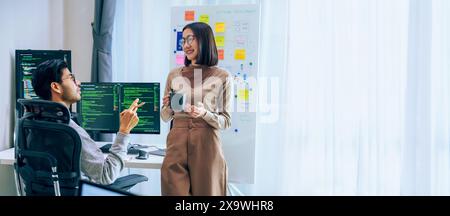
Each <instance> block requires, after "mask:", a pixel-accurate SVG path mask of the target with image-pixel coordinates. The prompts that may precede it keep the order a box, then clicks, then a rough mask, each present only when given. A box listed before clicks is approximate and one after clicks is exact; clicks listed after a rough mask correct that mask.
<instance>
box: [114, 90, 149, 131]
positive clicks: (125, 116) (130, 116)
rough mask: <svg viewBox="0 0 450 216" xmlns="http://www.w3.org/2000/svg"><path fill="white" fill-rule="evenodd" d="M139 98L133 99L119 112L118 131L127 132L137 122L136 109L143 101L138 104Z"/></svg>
mask: <svg viewBox="0 0 450 216" xmlns="http://www.w3.org/2000/svg"><path fill="white" fill-rule="evenodd" d="M138 102H139V98H137V99H136V100H134V101H133V103H132V104H131V105H130V107H129V108H128V109H126V110H124V111H122V112H121V113H120V128H119V132H121V133H124V134H129V133H130V131H131V130H132V129H133V128H134V127H136V125H137V124H138V122H139V117H138V115H137V110H138V108H139V107H141V106H143V105H144V104H145V102H142V103H140V104H138Z"/></svg>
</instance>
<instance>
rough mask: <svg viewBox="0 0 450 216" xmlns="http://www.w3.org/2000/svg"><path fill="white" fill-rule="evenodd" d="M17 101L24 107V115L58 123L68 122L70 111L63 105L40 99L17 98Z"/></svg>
mask: <svg viewBox="0 0 450 216" xmlns="http://www.w3.org/2000/svg"><path fill="white" fill-rule="evenodd" d="M17 102H18V103H20V104H22V106H24V108H25V112H26V113H25V114H24V117H26V118H33V119H38V120H45V121H54V122H58V123H66V124H68V123H69V122H70V112H69V109H67V107H65V106H64V105H62V104H60V103H57V102H53V101H47V100H40V99H18V100H17Z"/></svg>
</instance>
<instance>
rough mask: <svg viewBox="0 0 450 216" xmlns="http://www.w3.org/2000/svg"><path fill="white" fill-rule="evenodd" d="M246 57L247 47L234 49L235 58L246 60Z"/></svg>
mask: <svg viewBox="0 0 450 216" xmlns="http://www.w3.org/2000/svg"><path fill="white" fill-rule="evenodd" d="M245 57H246V53H245V49H237V50H235V51H234V59H236V60H245Z"/></svg>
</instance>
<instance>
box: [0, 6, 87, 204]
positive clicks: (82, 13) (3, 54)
mask: <svg viewBox="0 0 450 216" xmlns="http://www.w3.org/2000/svg"><path fill="white" fill-rule="evenodd" d="M93 13H94V0H66V1H61V0H0V32H1V33H0V35H1V37H0V74H1V75H0V76H1V78H2V84H0V98H1V99H2V100H0V122H1V124H0V125H1V126H0V150H4V149H6V148H9V147H12V145H13V131H14V104H15V103H14V100H15V81H14V52H15V50H16V49H70V50H72V65H73V66H72V70H73V71H74V73H76V75H77V78H79V79H80V80H81V81H88V80H89V79H90V70H91V56H92V37H91V27H90V23H91V22H92V21H93V16H94V14H93ZM13 182H14V178H13V176H12V167H11V166H4V165H0V195H12V194H14V193H15V190H14V187H13V186H12V185H13Z"/></svg>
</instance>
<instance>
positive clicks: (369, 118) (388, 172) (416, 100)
mask: <svg viewBox="0 0 450 216" xmlns="http://www.w3.org/2000/svg"><path fill="white" fill-rule="evenodd" d="M255 2H260V3H261V5H262V16H261V17H262V19H261V39H260V41H261V45H260V71H259V76H260V78H261V77H272V78H273V77H275V78H278V79H279V86H280V87H281V88H280V89H279V94H278V96H279V98H278V100H275V101H279V110H278V111H277V112H276V113H271V115H274V114H275V115H276V116H277V117H278V120H277V121H275V122H273V123H263V122H264V121H260V124H258V126H257V146H256V172H255V176H256V178H255V184H252V185H238V187H239V188H240V189H241V190H242V192H244V194H247V195H450V173H449V172H450V144H449V143H450V142H449V141H450V140H449V139H450V115H449V112H450V87H449V85H450V43H449V40H450V39H449V38H450V37H449V36H450V30H449V28H450V23H449V21H450V15H449V14H450V2H449V1H447V0H432V1H421V0H396V1H390V0H339V1H336V0H280V1H273V0H261V1H250V0H248V1H245V0H241V1H226V0H223V1H220V0H216V1H175V0H173V1H159V0H152V1H137V0H134V1H129V0H127V1H125V0H118V8H117V17H116V27H115V33H114V36H113V38H114V39H113V44H114V45H113V74H114V75H113V77H114V80H116V81H141V82H161V83H163V84H164V83H165V79H166V76H167V73H168V71H169V70H170V68H169V56H170V41H169V38H170V37H169V36H170V35H169V34H170V32H169V31H168V30H167V29H169V28H170V23H169V22H170V7H171V6H174V5H205V4H217V5H220V4H229V3H238V4H239V3H245V4H246V3H255ZM267 115H268V114H267V113H258V117H259V119H260V120H261V119H263V118H265V117H266V116H267ZM167 127H168V126H167V125H165V124H162V131H161V135H160V136H151V137H149V136H136V137H134V138H133V140H140V141H143V142H144V141H145V142H152V141H154V142H162V143H164V142H165V138H166V135H167V132H168V130H167ZM153 177H154V178H157V179H156V181H155V179H154V178H153V179H152V177H151V179H152V182H151V184H149V185H147V186H145V188H140V190H145V192H144V193H150V194H157V192H159V188H157V187H159V185H158V183H159V175H158V174H154V176H153ZM148 187H153V188H152V189H149V188H148Z"/></svg>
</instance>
